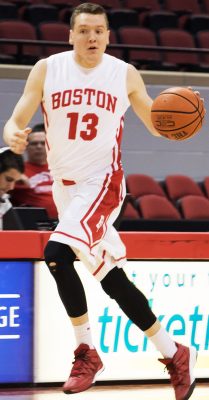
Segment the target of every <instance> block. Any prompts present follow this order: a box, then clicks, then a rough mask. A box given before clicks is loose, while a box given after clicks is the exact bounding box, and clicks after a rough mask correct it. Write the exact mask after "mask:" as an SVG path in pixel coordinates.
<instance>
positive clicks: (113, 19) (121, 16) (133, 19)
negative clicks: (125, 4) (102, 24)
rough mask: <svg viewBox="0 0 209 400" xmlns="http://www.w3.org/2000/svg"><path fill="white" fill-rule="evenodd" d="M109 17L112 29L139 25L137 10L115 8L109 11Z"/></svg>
mask: <svg viewBox="0 0 209 400" xmlns="http://www.w3.org/2000/svg"><path fill="white" fill-rule="evenodd" d="M108 18H109V23H110V27H111V28H112V29H119V28H121V27H123V26H137V25H138V13H137V12H136V11H135V10H128V9H124V8H115V9H112V10H110V11H109V12H108Z"/></svg>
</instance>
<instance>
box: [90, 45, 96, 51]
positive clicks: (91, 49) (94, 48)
mask: <svg viewBox="0 0 209 400" xmlns="http://www.w3.org/2000/svg"><path fill="white" fill-rule="evenodd" d="M88 50H90V51H96V50H98V47H96V46H90V47H89V48H88Z"/></svg>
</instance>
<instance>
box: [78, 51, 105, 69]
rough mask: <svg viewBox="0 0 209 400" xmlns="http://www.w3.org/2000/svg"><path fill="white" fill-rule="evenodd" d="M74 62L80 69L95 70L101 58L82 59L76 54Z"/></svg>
mask: <svg viewBox="0 0 209 400" xmlns="http://www.w3.org/2000/svg"><path fill="white" fill-rule="evenodd" d="M74 61H75V62H76V63H77V64H78V65H79V66H80V67H82V68H86V69H89V70H90V69H94V68H96V67H97V66H98V65H99V64H100V63H101V62H102V56H101V57H100V58H98V59H94V60H90V59H86V58H85V59H84V58H83V57H80V56H79V55H78V54H74Z"/></svg>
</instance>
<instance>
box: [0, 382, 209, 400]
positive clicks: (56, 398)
mask: <svg viewBox="0 0 209 400" xmlns="http://www.w3.org/2000/svg"><path fill="white" fill-rule="evenodd" d="M67 398H70V399H71V400H73V399H75V400H78V399H79V400H127V399H129V400H175V399H174V394H173V391H172V389H171V387H170V385H169V384H164V385H161V384H156V385H139V384H138V385H137V384H134V385H114V386H111V385H108V386H101V385H98V386H94V387H92V388H91V389H89V390H87V391H85V392H82V393H77V394H74V395H73V396H72V395H71V396H70V397H69V396H67V395H66V394H64V393H63V392H62V391H61V390H60V388H38V389H21V388H18V389H0V399H2V400H64V399H67ZM197 399H198V400H209V383H204V384H198V385H197V386H196V389H195V392H194V393H193V395H192V396H191V398H190V400H197Z"/></svg>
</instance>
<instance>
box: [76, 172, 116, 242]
mask: <svg viewBox="0 0 209 400" xmlns="http://www.w3.org/2000/svg"><path fill="white" fill-rule="evenodd" d="M122 179H123V171H122V170H119V171H116V172H114V173H113V174H112V176H111V177H110V176H108V175H107V176H106V178H105V181H104V183H103V186H102V190H101V191H100V193H99V195H98V196H97V198H96V200H95V201H94V203H93V204H92V206H91V207H90V209H89V210H88V212H87V213H86V215H85V216H84V217H83V219H82V220H81V224H82V226H83V229H84V230H85V232H86V234H87V236H88V238H89V241H90V247H92V246H93V245H94V244H95V243H96V242H98V241H100V240H101V238H102V237H103V236H104V234H105V232H106V229H107V228H106V223H107V220H108V218H109V216H110V214H111V213H112V212H113V211H114V209H115V208H116V207H117V206H118V205H119V203H120V192H121V182H122ZM92 211H93V212H92ZM91 212H92V213H91ZM89 231H90V233H89ZM91 238H92V239H91Z"/></svg>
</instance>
